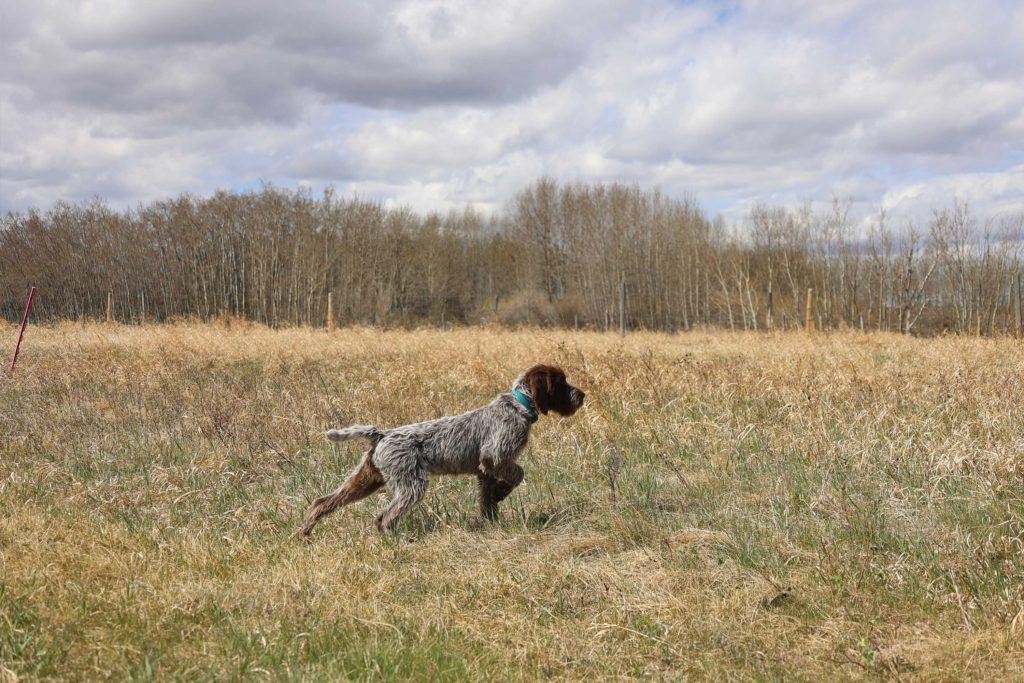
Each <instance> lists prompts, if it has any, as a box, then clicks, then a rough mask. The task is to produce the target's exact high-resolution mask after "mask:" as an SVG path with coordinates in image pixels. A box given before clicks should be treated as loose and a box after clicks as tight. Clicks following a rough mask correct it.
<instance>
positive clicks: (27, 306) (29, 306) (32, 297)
mask: <svg viewBox="0 0 1024 683" xmlns="http://www.w3.org/2000/svg"><path fill="white" fill-rule="evenodd" d="M35 298H36V288H35V287H33V288H32V290H31V291H30V292H29V293H28V303H27V304H25V315H23V316H22V317H21V332H19V333H18V345H17V346H15V347H14V358H13V359H12V360H11V374H12V375H13V374H14V365H15V363H17V362H18V352H19V351H21V340H22V338H23V337H24V336H25V326H26V325H28V314H29V313H31V312H32V302H33V301H34V300H35Z"/></svg>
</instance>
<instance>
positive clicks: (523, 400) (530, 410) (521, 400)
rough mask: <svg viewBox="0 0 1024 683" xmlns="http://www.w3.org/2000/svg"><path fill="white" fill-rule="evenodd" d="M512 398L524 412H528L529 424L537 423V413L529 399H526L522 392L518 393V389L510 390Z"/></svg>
mask: <svg viewBox="0 0 1024 683" xmlns="http://www.w3.org/2000/svg"><path fill="white" fill-rule="evenodd" d="M512 396H513V397H515V399H516V400H517V401H519V405H521V406H523V407H524V408H526V412H528V413H529V414H530V424H533V423H534V422H536V421H537V411H536V410H534V408H533V404H532V403H530V399H528V398H526V394H524V393H523V392H521V391H519V390H518V389H513V390H512Z"/></svg>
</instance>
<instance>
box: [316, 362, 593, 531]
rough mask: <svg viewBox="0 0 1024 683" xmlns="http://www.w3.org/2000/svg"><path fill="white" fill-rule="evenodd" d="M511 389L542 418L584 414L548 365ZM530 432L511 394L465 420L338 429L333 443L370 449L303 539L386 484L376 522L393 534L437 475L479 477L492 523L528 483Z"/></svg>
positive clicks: (574, 392) (319, 508)
mask: <svg viewBox="0 0 1024 683" xmlns="http://www.w3.org/2000/svg"><path fill="white" fill-rule="evenodd" d="M559 375H560V379H559V377H558V376H559ZM538 378H539V379H538ZM512 388H513V389H514V390H518V391H520V392H522V393H523V394H525V395H526V396H527V397H528V398H530V400H531V401H532V402H533V404H534V406H536V407H537V408H538V409H539V410H541V411H542V412H545V413H546V412H547V410H548V409H549V408H550V409H551V410H555V411H556V412H559V413H561V414H563V415H571V414H572V413H574V412H575V411H576V410H578V409H579V408H580V406H582V405H583V399H584V396H585V395H584V393H583V392H582V391H580V390H579V389H577V388H576V387H573V386H571V385H569V384H568V383H567V382H565V374H564V373H563V372H562V371H561V370H559V369H558V368H553V367H549V366H535V367H534V368H531V369H530V370H528V371H527V372H526V373H524V374H523V375H520V377H519V378H517V379H516V382H515V383H514V384H513V386H512ZM541 393H543V394H544V395H543V396H540V395H539V394H541ZM535 394H538V396H535ZM538 399H540V400H538ZM530 426H531V423H530V416H529V412H528V411H527V409H526V408H524V407H523V405H522V404H520V403H519V402H518V401H517V400H516V399H515V397H514V396H513V395H512V394H511V393H507V394H501V395H499V396H498V397H497V398H495V399H494V400H493V401H491V403H489V404H488V405H486V406H484V407H483V408H478V409H476V410H472V411H470V412H468V413H463V414H462V415H454V416H451V417H442V418H440V419H437V420H430V421H427V422H417V423H415V424H409V425H404V426H401V427H395V428H393V429H378V428H377V427H374V426H370V425H355V426H352V427H346V428H344V429H332V430H330V431H329V432H327V438H329V439H331V440H332V441H347V440H349V439H356V438H364V439H369V440H370V442H371V446H370V449H369V450H368V451H367V452H366V455H365V456H364V457H363V459H362V461H361V462H360V464H359V466H357V467H356V469H355V470H353V472H352V473H351V474H350V475H349V477H348V478H347V479H346V480H345V482H344V483H343V484H342V485H341V486H340V487H339V488H338V489H336V490H335V491H333V492H331V493H330V494H328V495H326V496H323V497H322V498H320V499H318V500H317V501H315V502H314V503H313V505H312V506H311V507H310V509H309V512H308V513H307V515H306V520H305V522H304V523H303V525H302V533H303V534H304V535H306V536H308V535H309V534H310V533H311V532H312V530H313V527H314V526H315V525H316V523H317V522H318V521H319V519H320V518H321V517H323V516H324V515H327V514H330V513H331V512H333V511H334V510H336V509H338V508H339V507H341V506H343V505H346V504H348V503H352V502H355V501H357V500H361V499H362V498H365V497H366V496H368V495H370V494H371V493H373V492H374V491H377V490H378V489H379V488H380V487H381V486H383V485H384V484H385V483H390V484H391V487H392V489H393V499H392V501H391V503H390V505H388V507H387V509H386V510H384V512H383V513H381V515H380V516H379V517H378V518H377V528H378V529H380V531H382V532H386V531H391V530H392V529H394V526H395V523H396V522H397V521H398V519H399V517H401V516H402V515H403V514H404V513H406V512H407V511H408V510H409V509H410V508H412V507H413V506H414V505H416V504H417V503H418V502H419V501H420V500H422V498H423V495H424V493H426V490H427V482H428V476H429V475H431V474H434V475H438V474H472V475H476V477H477V478H478V480H479V487H480V511H481V514H483V515H484V516H485V517H487V518H493V517H494V516H495V515H496V513H497V505H498V503H499V502H501V500H503V499H504V498H505V497H507V496H508V495H509V494H510V493H511V492H512V489H514V488H515V487H516V486H518V485H519V484H520V483H521V482H522V480H523V469H522V468H521V467H519V465H518V464H517V463H516V459H517V457H518V456H519V453H520V452H521V451H522V450H523V447H524V446H526V441H527V439H528V438H529V436H530Z"/></svg>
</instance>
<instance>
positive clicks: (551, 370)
mask: <svg viewBox="0 0 1024 683" xmlns="http://www.w3.org/2000/svg"><path fill="white" fill-rule="evenodd" d="M523 380H524V381H525V382H526V385H527V386H529V387H530V393H531V394H532V395H533V405H534V406H535V407H536V408H537V411H538V412H540V413H543V414H544V415H547V414H548V411H549V410H553V411H555V412H556V413H558V414H559V415H572V414H573V413H575V412H576V407H574V406H573V404H572V396H571V394H570V392H571V391H572V387H570V386H569V383H568V382H567V381H566V380H565V372H564V371H563V370H562V369H561V368H559V367H556V366H554V365H534V366H533V367H532V368H530V369H529V370H527V371H526V374H525V375H524V376H523Z"/></svg>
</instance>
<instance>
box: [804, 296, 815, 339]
mask: <svg viewBox="0 0 1024 683" xmlns="http://www.w3.org/2000/svg"><path fill="white" fill-rule="evenodd" d="M813 311H814V290H813V289H811V288H808V289H807V310H806V311H805V312H804V330H805V331H806V332H814V313H813Z"/></svg>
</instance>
